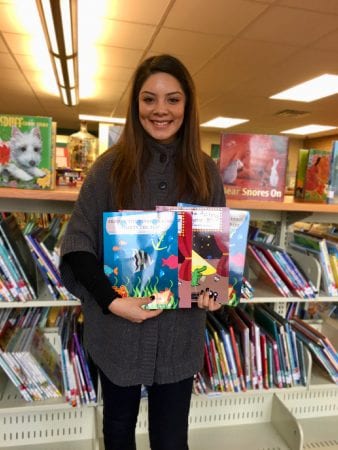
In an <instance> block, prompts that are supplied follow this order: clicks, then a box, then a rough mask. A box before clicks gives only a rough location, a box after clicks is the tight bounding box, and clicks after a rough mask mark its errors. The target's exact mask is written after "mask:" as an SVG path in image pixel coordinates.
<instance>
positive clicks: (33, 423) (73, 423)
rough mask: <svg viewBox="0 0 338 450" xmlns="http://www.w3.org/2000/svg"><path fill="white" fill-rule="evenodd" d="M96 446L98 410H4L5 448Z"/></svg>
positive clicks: (1, 436)
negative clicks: (96, 416) (96, 412)
mask: <svg viewBox="0 0 338 450" xmlns="http://www.w3.org/2000/svg"><path fill="white" fill-rule="evenodd" d="M75 442H76V444H74V443H75ZM75 445H76V446H75ZM95 445H96V420H95V407H83V408H68V409H65V408H63V407H61V408H59V407H58V406H57V405H54V406H53V407H51V406H50V407H49V410H44V411H43V410H39V409H36V408H32V407H31V408H30V410H29V409H27V410H26V411H21V412H18V411H15V410H12V409H9V410H8V409H7V410H6V411H5V412H4V411H0V448H1V449H3V448H10V449H14V448H15V449H16V450H17V449H18V448H20V447H21V446H22V447H23V448H24V449H26V450H28V449H32V450H33V449H34V450H35V449H37V448H41V449H42V448H43V449H44V450H52V449H55V450H56V449H58V450H59V449H60V450H61V449H72V450H73V449H76V448H79V449H80V448H81V449H93V450H94V448H95ZM38 446H41V447H38Z"/></svg>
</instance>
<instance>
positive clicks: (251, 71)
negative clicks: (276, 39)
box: [195, 39, 295, 103]
mask: <svg viewBox="0 0 338 450" xmlns="http://www.w3.org/2000/svg"><path fill="white" fill-rule="evenodd" d="M294 51H295V49H294V48H293V47H290V46H285V45H278V44H270V43H266V42H254V41H248V40H245V39H237V40H235V41H233V42H232V43H231V44H230V45H228V46H227V47H226V48H225V49H224V50H223V51H222V52H221V53H220V54H219V55H217V57H215V58H214V59H213V60H211V61H210V62H209V63H208V64H207V65H206V66H205V67H204V68H203V69H202V70H201V71H199V72H198V73H197V74H195V80H196V84H197V88H198V92H199V93H200V97H201V102H202V103H204V102H208V101H209V100H211V99H212V98H213V97H214V96H217V95H219V94H222V93H224V92H227V91H228V90H231V89H233V88H234V87H238V85H239V84H240V83H242V82H244V81H247V80H249V79H250V78H253V77H255V76H260V77H261V80H264V76H265V70H266V69H267V68H268V67H270V66H274V65H276V64H277V63H278V62H280V61H283V60H284V59H285V58H286V57H287V56H288V55H290V54H291V53H292V52H294ZM262 85H263V86H264V82H263V83H262Z"/></svg>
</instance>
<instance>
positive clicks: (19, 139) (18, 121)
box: [0, 114, 56, 189]
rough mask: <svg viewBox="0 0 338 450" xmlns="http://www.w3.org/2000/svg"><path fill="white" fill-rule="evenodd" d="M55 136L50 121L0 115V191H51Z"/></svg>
mask: <svg viewBox="0 0 338 450" xmlns="http://www.w3.org/2000/svg"><path fill="white" fill-rule="evenodd" d="M55 136H56V124H55V122H52V119H51V118H50V117H38V116H21V115H8V114H0V187H13V188H24V189H51V188H53V187H54V186H55V181H54V180H55V175H54V172H53V171H54V144H55Z"/></svg>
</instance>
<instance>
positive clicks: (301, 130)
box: [281, 124, 337, 136]
mask: <svg viewBox="0 0 338 450" xmlns="http://www.w3.org/2000/svg"><path fill="white" fill-rule="evenodd" d="M335 128H337V127H333V126H331V125H316V124H311V125H304V126H302V127H298V128H290V129H289V130H284V131H281V133H283V134H299V135H302V136H306V135H309V134H314V133H320V132H322V131H329V130H334V129H335Z"/></svg>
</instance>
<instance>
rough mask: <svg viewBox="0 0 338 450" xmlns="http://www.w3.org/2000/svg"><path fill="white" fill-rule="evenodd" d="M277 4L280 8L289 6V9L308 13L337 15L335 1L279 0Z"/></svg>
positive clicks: (336, 3) (337, 9)
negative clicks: (298, 9) (303, 10)
mask: <svg viewBox="0 0 338 450" xmlns="http://www.w3.org/2000/svg"><path fill="white" fill-rule="evenodd" d="M278 4H279V5H280V6H289V7H291V8H300V9H305V10H308V11H317V12H321V13H323V12H326V13H332V14H338V2H337V0H325V1H323V0H306V1H304V0H279V2H278Z"/></svg>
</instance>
